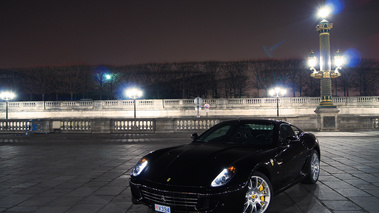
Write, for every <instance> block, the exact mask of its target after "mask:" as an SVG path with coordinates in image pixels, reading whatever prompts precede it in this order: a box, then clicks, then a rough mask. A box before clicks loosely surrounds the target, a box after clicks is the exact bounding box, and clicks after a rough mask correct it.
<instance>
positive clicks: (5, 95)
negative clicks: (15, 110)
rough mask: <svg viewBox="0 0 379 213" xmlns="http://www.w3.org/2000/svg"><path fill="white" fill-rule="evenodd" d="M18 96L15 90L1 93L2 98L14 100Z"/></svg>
mask: <svg viewBox="0 0 379 213" xmlns="http://www.w3.org/2000/svg"><path fill="white" fill-rule="evenodd" d="M15 97H16V94H15V93H14V92H8V91H6V92H2V93H0V98H1V99H3V100H12V99H14V98H15Z"/></svg>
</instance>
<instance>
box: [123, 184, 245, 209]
mask: <svg viewBox="0 0 379 213" xmlns="http://www.w3.org/2000/svg"><path fill="white" fill-rule="evenodd" d="M130 188H131V192H132V201H133V203H135V204H145V205H147V206H149V207H150V208H152V209H154V205H155V204H159V205H164V206H169V207H170V208H171V210H172V212H241V211H242V207H243V203H244V197H245V190H244V187H237V188H235V189H226V190H225V191H222V190H220V189H218V190H217V191H214V192H212V191H208V192H206V191H205V190H204V189H201V188H199V189H198V190H194V189H193V188H191V189H189V190H185V188H181V189H175V188H173V187H154V188H153V187H149V186H146V185H142V184H136V183H133V182H132V181H131V182H130ZM166 188H167V189H166ZM196 191H197V192H196ZM239 209H240V210H239Z"/></svg>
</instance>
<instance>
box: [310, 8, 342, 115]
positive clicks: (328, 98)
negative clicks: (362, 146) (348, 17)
mask: <svg viewBox="0 0 379 213" xmlns="http://www.w3.org/2000/svg"><path fill="white" fill-rule="evenodd" d="M330 13H331V9H330V8H328V7H324V8H321V9H320V10H319V13H318V15H319V16H320V17H321V18H322V20H321V22H320V23H319V24H318V25H317V26H316V30H317V32H318V33H319V36H320V59H319V62H318V63H319V66H320V71H317V69H316V66H317V59H316V56H315V53H314V52H313V51H311V53H310V55H309V57H308V65H309V67H310V69H311V70H312V71H313V72H312V74H311V77H313V78H316V79H320V96H321V102H320V106H319V107H320V108H335V106H334V105H333V102H332V80H331V79H332V78H337V77H339V76H341V73H339V70H340V69H341V68H342V65H343V63H344V62H345V60H344V58H343V57H342V56H341V55H340V51H339V50H338V51H337V54H336V56H335V59H334V61H335V65H336V68H335V69H334V70H332V62H331V56H330V31H331V29H332V28H333V23H329V21H327V20H326V17H327V16H328V15H329V14H330Z"/></svg>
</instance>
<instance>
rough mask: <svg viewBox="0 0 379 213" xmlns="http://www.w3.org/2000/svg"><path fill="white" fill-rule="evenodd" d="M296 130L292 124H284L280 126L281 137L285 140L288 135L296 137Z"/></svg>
mask: <svg viewBox="0 0 379 213" xmlns="http://www.w3.org/2000/svg"><path fill="white" fill-rule="evenodd" d="M295 136H296V135H295V132H294V131H293V129H292V128H291V126H289V125H287V124H282V125H281V126H280V139H281V140H282V141H283V140H286V139H287V138H288V137H295Z"/></svg>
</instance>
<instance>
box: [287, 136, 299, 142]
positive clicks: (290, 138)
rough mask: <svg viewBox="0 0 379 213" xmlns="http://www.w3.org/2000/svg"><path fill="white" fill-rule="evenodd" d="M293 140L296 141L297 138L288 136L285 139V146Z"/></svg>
mask: <svg viewBox="0 0 379 213" xmlns="http://www.w3.org/2000/svg"><path fill="white" fill-rule="evenodd" d="M294 140H297V137H296V136H288V137H287V138H286V142H287V144H289V143H291V142H292V141H294Z"/></svg>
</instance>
